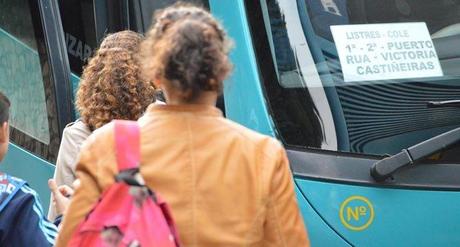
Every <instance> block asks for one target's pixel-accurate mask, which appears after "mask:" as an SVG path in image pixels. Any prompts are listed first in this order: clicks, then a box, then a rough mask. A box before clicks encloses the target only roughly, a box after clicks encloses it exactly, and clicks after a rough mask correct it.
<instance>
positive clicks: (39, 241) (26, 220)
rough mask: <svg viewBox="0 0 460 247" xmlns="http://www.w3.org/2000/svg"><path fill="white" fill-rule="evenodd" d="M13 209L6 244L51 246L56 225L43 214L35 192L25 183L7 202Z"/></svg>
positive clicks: (54, 236)
mask: <svg viewBox="0 0 460 247" xmlns="http://www.w3.org/2000/svg"><path fill="white" fill-rule="evenodd" d="M8 208H10V209H12V210H14V211H15V212H14V213H12V215H13V218H12V222H11V225H10V226H9V227H10V231H9V234H8V238H7V239H6V241H5V242H6V243H5V244H6V245H7V246H10V245H12V246H53V245H54V243H55V238H56V236H57V227H56V226H55V225H54V224H53V223H51V222H49V221H48V220H47V219H46V217H45V215H44V214H43V209H42V207H41V204H40V201H39V199H38V195H37V193H36V192H35V191H34V190H32V189H31V188H30V187H28V186H27V185H24V186H23V187H22V188H21V190H20V191H19V192H18V193H17V194H16V195H15V197H14V198H13V200H11V201H10V202H9V205H8Z"/></svg>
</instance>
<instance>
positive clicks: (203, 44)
mask: <svg viewBox="0 0 460 247" xmlns="http://www.w3.org/2000/svg"><path fill="white" fill-rule="evenodd" d="M154 22H155V24H154V26H153V27H152V29H151V30H150V31H149V32H148V34H147V37H146V40H145V41H144V42H143V44H142V46H141V59H142V60H141V61H142V64H143V66H144V73H145V75H146V77H147V78H148V79H149V80H152V81H154V83H155V84H156V85H157V86H159V87H161V88H163V90H164V92H165V94H166V97H167V100H170V99H171V97H176V98H178V99H179V100H180V101H182V102H185V103H193V102H194V101H196V100H197V99H199V98H200V97H201V96H202V95H203V94H204V93H205V92H207V93H209V92H211V93H215V95H216V97H217V95H218V94H220V93H221V92H222V87H223V85H222V82H223V80H224V79H225V78H226V77H227V76H228V74H229V73H230V70H231V64H230V62H229V59H228V52H229V49H230V42H229V39H228V38H227V35H226V33H225V31H224V30H223V28H222V26H221V25H220V24H219V22H218V21H217V20H216V19H214V17H212V16H211V14H209V13H208V12H207V11H206V10H204V9H202V8H199V7H195V6H191V5H183V4H182V5H174V6H172V7H168V8H166V9H163V10H162V11H160V12H157V13H156V14H155V18H154Z"/></svg>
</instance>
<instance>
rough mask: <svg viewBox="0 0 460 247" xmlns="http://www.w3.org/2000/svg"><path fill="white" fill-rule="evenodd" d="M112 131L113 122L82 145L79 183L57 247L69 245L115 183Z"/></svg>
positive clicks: (78, 166) (79, 162) (64, 220)
mask: <svg viewBox="0 0 460 247" xmlns="http://www.w3.org/2000/svg"><path fill="white" fill-rule="evenodd" d="M112 131H113V128H112V127H111V125H110V124H109V125H106V126H104V127H102V128H100V129H98V130H97V131H95V132H94V134H93V135H91V136H90V137H89V138H88V140H87V141H86V142H85V143H84V144H83V146H82V149H81V152H80V156H79V158H78V162H77V168H76V173H77V178H78V179H80V186H79V187H78V188H77V189H76V190H75V194H74V196H73V198H72V200H71V203H70V205H69V207H68V209H67V211H66V213H65V214H64V217H63V220H62V223H61V228H60V231H59V236H58V239H57V242H56V246H58V247H59V246H67V245H68V243H69V240H70V239H71V237H72V235H73V234H74V232H75V231H76V230H77V228H78V226H79V225H80V224H81V222H82V221H83V220H84V218H85V217H86V215H87V214H88V213H89V212H90V211H91V209H92V207H93V206H94V205H95V204H96V202H97V201H98V199H99V197H100V195H101V192H102V191H103V190H104V188H106V187H108V186H109V185H110V184H111V183H113V182H114V175H115V174H116V172H117V171H116V169H117V168H116V161H115V158H114V157H115V155H114V152H111V150H113V146H114V145H113V133H112ZM111 148H112V149H111Z"/></svg>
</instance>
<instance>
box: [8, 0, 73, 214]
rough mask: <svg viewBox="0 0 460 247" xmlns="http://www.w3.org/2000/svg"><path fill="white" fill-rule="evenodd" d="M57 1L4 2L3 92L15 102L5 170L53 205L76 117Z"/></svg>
mask: <svg viewBox="0 0 460 247" xmlns="http://www.w3.org/2000/svg"><path fill="white" fill-rule="evenodd" d="M57 11H58V10H57V2H55V1H54V0H17V1H9V0H0V90H1V91H2V92H3V93H4V94H5V95H7V96H8V98H9V99H10V101H11V109H10V143H11V144H10V147H9V151H8V154H7V156H6V158H5V160H4V161H3V162H2V164H1V166H0V170H2V171H4V172H7V173H10V174H11V175H13V176H17V177H20V178H23V179H25V180H27V181H28V183H29V184H30V185H31V187H32V188H34V189H35V190H36V191H37V192H38V193H39V195H40V198H41V200H42V203H43V206H44V208H45V209H47V208H48V207H47V205H48V203H49V195H50V193H49V190H48V186H47V180H48V179H49V178H50V177H52V176H53V171H54V168H53V165H52V164H53V163H54V162H55V160H56V155H57V150H58V148H59V143H60V135H61V133H62V130H63V128H64V126H65V124H66V123H67V122H69V121H70V120H71V119H72V118H73V116H72V114H73V111H72V105H71V102H70V95H71V93H70V83H69V74H68V64H67V57H64V58H63V57H62V56H63V55H64V56H65V54H66V53H65V46H64V40H63V38H62V37H63V35H62V30H61V25H60V19H59V14H58V12H57Z"/></svg>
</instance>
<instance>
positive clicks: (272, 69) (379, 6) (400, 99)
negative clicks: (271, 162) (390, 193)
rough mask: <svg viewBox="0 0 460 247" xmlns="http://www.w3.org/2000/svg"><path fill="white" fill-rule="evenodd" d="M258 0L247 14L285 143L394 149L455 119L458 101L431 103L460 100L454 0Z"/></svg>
mask: <svg viewBox="0 0 460 247" xmlns="http://www.w3.org/2000/svg"><path fill="white" fill-rule="evenodd" d="M259 3H260V5H258V6H260V7H259V9H260V18H259V19H262V20H263V21H260V22H259V23H258V22H257V20H255V18H256V17H249V18H250V21H251V25H252V31H253V37H254V39H255V41H254V42H257V44H261V45H258V46H260V47H262V48H257V47H256V53H257V55H258V57H259V66H260V67H261V73H262V80H263V83H264V88H265V90H266V95H267V97H268V99H269V100H268V101H269V108H270V110H271V111H272V116H273V119H274V122H275V124H276V127H277V130H278V134H279V135H280V137H281V139H282V140H283V141H284V143H285V144H286V145H288V146H289V145H291V146H301V147H309V148H321V149H326V150H336V151H344V152H353V153H365V154H377V155H382V154H394V153H396V152H398V151H400V150H401V149H404V148H407V147H409V146H411V145H414V144H416V143H419V142H421V141H423V140H426V139H429V138H431V137H433V136H435V135H438V134H440V133H443V132H445V131H448V130H451V129H453V128H456V127H459V126H460V108H459V107H458V104H457V105H455V104H453V105H452V104H447V105H441V107H430V106H432V105H433V104H431V105H430V104H429V102H444V101H448V100H460V48H459V47H460V1H458V0H439V1H429V0H391V1H387V0H297V1H293V0H260V2H259ZM249 5H251V6H252V5H253V4H249ZM255 5H257V4H254V6H255ZM251 6H250V8H251ZM257 25H258V26H260V25H263V27H265V28H264V31H257V30H256V29H257V28H256V26H257ZM259 29H260V28H259ZM254 32H256V33H254ZM257 32H265V33H260V35H263V36H264V37H266V38H265V40H266V41H262V40H260V38H257V37H256V36H257ZM263 44H266V45H265V46H263ZM263 49H265V50H263ZM264 53H268V54H270V55H264ZM261 56H265V57H268V58H270V60H271V61H272V63H268V62H266V61H267V60H265V59H264V61H265V62H264V63H260V61H261V60H260V58H261Z"/></svg>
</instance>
